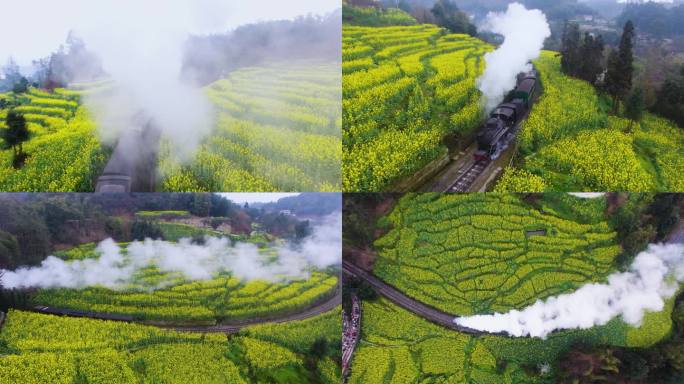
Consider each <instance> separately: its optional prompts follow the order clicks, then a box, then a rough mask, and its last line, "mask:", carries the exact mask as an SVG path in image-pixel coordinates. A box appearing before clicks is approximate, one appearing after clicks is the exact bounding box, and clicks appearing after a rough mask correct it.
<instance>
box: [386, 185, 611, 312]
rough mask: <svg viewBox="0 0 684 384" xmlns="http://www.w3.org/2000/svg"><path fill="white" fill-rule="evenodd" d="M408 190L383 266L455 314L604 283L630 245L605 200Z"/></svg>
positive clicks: (402, 285)
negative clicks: (619, 238) (623, 243)
mask: <svg viewBox="0 0 684 384" xmlns="http://www.w3.org/2000/svg"><path fill="white" fill-rule="evenodd" d="M538 204H539V206H537V207H533V206H531V205H529V204H528V203H525V202H523V201H521V198H520V197H519V196H518V195H507V194H468V195H439V194H432V193H429V194H409V195H406V196H404V197H403V198H402V199H401V200H400V201H399V203H398V204H397V206H396V207H395V208H394V209H393V211H392V212H391V213H390V214H389V215H387V216H386V217H384V218H383V219H381V221H380V223H379V225H381V226H383V227H386V228H391V229H390V230H389V232H387V234H385V235H384V236H383V237H381V238H380V239H378V240H376V242H375V246H376V248H377V250H378V259H377V261H376V263H375V266H374V273H375V275H377V276H378V277H380V278H381V279H383V280H384V281H385V282H387V283H389V284H391V285H393V286H395V287H396V288H398V289H399V290H401V291H402V292H404V293H405V294H407V295H408V296H411V297H413V298H415V299H418V300H420V301H422V302H424V303H427V304H429V305H432V306H434V307H436V308H439V309H441V310H443V311H445V312H447V313H451V314H454V315H471V314H479V313H490V312H506V311H508V310H510V309H512V308H518V309H519V308H522V307H525V306H527V305H530V304H532V303H534V302H535V301H536V300H537V299H541V298H544V297H548V296H553V295H556V294H559V293H561V292H566V291H571V290H574V289H576V288H577V287H579V286H581V285H582V284H584V283H586V282H596V281H601V280H602V279H603V278H605V277H606V276H607V275H608V274H609V273H610V272H612V265H613V264H612V263H613V260H614V258H615V257H616V256H617V255H618V254H619V253H620V252H621V249H620V246H619V245H618V244H617V243H616V240H615V233H614V232H613V230H612V229H611V228H610V227H609V225H608V224H607V222H606V221H605V220H604V218H603V210H604V209H605V200H604V199H602V198H601V199H580V198H576V197H572V196H568V195H564V194H555V195H552V196H549V197H544V198H542V200H541V201H540V202H538Z"/></svg>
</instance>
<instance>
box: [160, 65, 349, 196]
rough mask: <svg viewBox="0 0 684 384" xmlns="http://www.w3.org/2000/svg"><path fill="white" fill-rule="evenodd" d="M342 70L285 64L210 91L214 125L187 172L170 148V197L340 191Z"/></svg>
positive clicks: (164, 160) (233, 77)
mask: <svg viewBox="0 0 684 384" xmlns="http://www.w3.org/2000/svg"><path fill="white" fill-rule="evenodd" d="M339 71H340V67H339V63H337V64H335V63H281V64H274V65H273V66H269V67H251V68H244V69H240V70H237V71H235V72H232V73H231V74H230V75H229V76H228V77H227V78H225V79H223V80H219V81H217V82H215V83H213V84H211V85H209V86H207V88H206V93H207V94H208V95H209V98H210V100H211V101H212V103H213V104H214V105H215V106H216V110H217V112H216V113H217V115H216V122H217V124H216V126H215V127H214V129H213V133H212V136H210V137H209V138H208V139H206V140H205V141H204V143H203V145H202V146H201V148H200V149H199V151H198V152H197V154H196V155H195V157H194V160H193V161H192V162H191V163H190V164H189V165H182V164H181V163H179V161H178V159H177V158H176V157H175V156H174V155H173V150H172V149H171V148H170V147H168V146H167V147H166V148H165V149H163V151H162V154H161V159H160V172H161V174H162V175H163V180H162V184H161V189H163V190H165V191H235V192H238V191H250V192H257V191H339V190H340V188H341V186H340V179H341V176H340V166H341V165H340V162H341V157H342V149H341V144H340V132H341V125H342V119H341V110H340V81H341V80H340V73H339Z"/></svg>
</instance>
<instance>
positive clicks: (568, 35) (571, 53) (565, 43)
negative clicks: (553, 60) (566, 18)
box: [561, 22, 582, 76]
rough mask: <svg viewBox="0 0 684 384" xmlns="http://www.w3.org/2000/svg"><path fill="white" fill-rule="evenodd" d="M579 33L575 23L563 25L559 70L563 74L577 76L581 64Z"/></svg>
mask: <svg viewBox="0 0 684 384" xmlns="http://www.w3.org/2000/svg"><path fill="white" fill-rule="evenodd" d="M580 38H581V36H580V31H579V25H578V24H577V23H567V22H566V23H565V27H564V28H563V37H562V47H561V54H562V56H561V69H562V71H563V73H565V74H568V75H570V76H577V75H578V73H579V72H580V67H581V63H582V57H581V54H582V52H581V46H580V43H581V42H580Z"/></svg>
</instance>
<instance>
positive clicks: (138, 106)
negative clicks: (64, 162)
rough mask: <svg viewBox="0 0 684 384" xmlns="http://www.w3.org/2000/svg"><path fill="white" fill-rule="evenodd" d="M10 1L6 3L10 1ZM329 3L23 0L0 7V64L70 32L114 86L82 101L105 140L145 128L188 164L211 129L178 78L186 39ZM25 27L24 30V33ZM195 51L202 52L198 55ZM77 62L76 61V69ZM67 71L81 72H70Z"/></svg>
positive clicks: (320, 10) (50, 47) (25, 58)
mask: <svg viewBox="0 0 684 384" xmlns="http://www.w3.org/2000/svg"><path fill="white" fill-rule="evenodd" d="M10 3H11V4H10ZM336 8H339V1H335V0H294V1H289V2H283V3H282V4H281V2H277V1H273V0H252V1H249V2H244V1H243V2H231V1H222V0H171V1H168V0H147V1H135V0H99V1H88V0H63V1H60V2H58V3H57V2H49V1H43V0H24V1H18V2H8V4H6V6H5V4H3V13H4V14H6V15H12V17H8V18H6V19H7V20H5V21H4V22H3V23H0V60H6V59H7V57H10V56H13V57H15V58H16V59H17V60H18V61H19V63H20V64H21V65H24V66H27V65H28V63H30V61H31V60H34V59H37V58H40V57H44V56H46V55H48V54H49V53H50V52H53V51H54V50H55V49H57V48H58V47H59V45H60V44H62V43H63V41H64V38H66V36H67V34H68V33H69V31H73V32H74V34H75V35H76V36H78V37H80V38H81V39H82V40H83V41H84V43H85V45H86V47H87V49H88V50H89V51H91V52H93V53H95V54H96V55H97V56H98V57H99V58H100V59H101V61H102V65H103V67H104V68H103V69H104V70H105V72H106V73H107V74H108V75H109V76H110V77H111V79H112V80H113V82H112V84H113V88H112V89H110V90H109V91H108V92H105V93H99V92H98V93H96V94H94V95H91V96H90V97H87V98H86V99H85V103H86V104H87V105H88V106H89V109H90V110H92V111H94V112H95V113H94V115H95V118H96V120H97V122H98V129H99V130H100V133H101V137H102V139H103V140H104V141H105V142H108V143H113V142H114V141H115V140H116V139H118V138H119V137H120V136H121V135H122V133H123V132H125V131H128V130H135V131H139V130H143V129H147V128H148V126H147V124H148V123H151V125H152V126H153V127H154V128H155V129H156V130H158V131H161V134H162V135H163V136H164V137H166V138H168V139H169V140H170V141H171V143H172V144H174V155H177V156H178V157H179V159H180V160H181V161H183V160H188V159H189V158H190V157H191V156H192V155H193V153H194V152H195V150H196V149H197V147H198V145H199V144H200V142H201V140H202V139H203V138H204V137H206V135H207V134H208V133H209V131H210V130H211V128H212V125H213V124H212V123H213V121H212V120H213V118H214V114H213V113H212V106H211V104H210V103H209V101H208V100H207V98H206V97H205V95H204V94H203V92H202V91H201V90H200V89H197V88H196V87H193V86H191V85H189V84H186V83H185V82H184V81H182V80H181V79H182V77H181V69H182V65H183V53H184V49H185V47H184V44H185V43H186V41H187V40H188V38H190V37H191V36H192V35H196V34H215V33H223V32H227V31H228V30H230V29H235V28H236V27H238V26H240V25H243V24H246V23H253V22H257V21H265V20H274V19H292V18H294V17H297V16H300V15H305V14H324V13H328V12H331V11H332V10H334V9H336ZM27 23H28V24H30V32H27V33H17V32H16V31H24V30H26V28H27V25H26V24H27ZM197 53H198V54H201V52H197ZM75 65H78V64H75ZM70 72H71V73H76V74H77V75H78V74H79V73H82V72H83V68H77V67H76V68H70ZM150 146H151V145H147V144H143V145H134V146H133V147H131V148H124V150H125V152H126V153H125V154H122V155H121V156H122V157H127V156H126V155H130V156H134V155H137V154H138V153H139V152H140V151H151V152H152V153H154V152H156V150H155V148H148V147H150Z"/></svg>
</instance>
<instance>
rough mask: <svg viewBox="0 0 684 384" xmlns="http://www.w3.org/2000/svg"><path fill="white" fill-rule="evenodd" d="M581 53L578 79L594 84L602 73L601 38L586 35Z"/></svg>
mask: <svg viewBox="0 0 684 384" xmlns="http://www.w3.org/2000/svg"><path fill="white" fill-rule="evenodd" d="M581 52H582V53H581V55H580V58H581V60H580V65H581V67H580V73H579V77H580V78H581V79H583V80H586V81H588V82H590V83H592V84H594V83H596V79H597V78H598V76H599V74H601V72H603V38H602V37H601V36H600V35H599V36H597V37H594V36H592V35H591V34H589V33H586V34H585V35H584V43H583V44H582V48H581Z"/></svg>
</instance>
